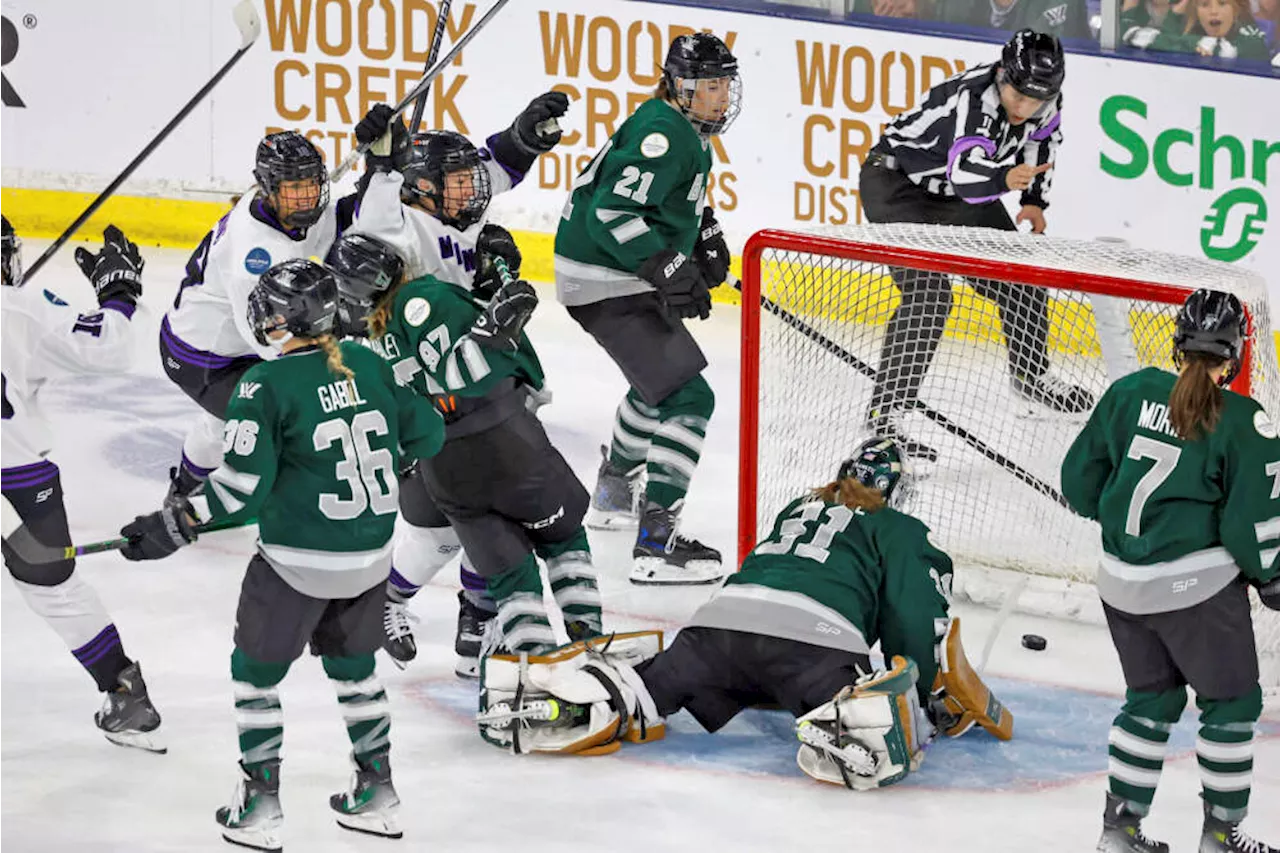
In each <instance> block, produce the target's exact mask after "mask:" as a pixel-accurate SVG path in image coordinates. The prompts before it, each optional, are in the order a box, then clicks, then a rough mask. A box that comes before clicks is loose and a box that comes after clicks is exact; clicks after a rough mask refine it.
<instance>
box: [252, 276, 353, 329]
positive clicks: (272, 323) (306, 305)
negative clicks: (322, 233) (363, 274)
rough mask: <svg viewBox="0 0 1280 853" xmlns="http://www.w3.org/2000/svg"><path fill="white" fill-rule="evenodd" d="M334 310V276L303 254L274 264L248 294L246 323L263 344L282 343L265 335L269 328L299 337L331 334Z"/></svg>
mask: <svg viewBox="0 0 1280 853" xmlns="http://www.w3.org/2000/svg"><path fill="white" fill-rule="evenodd" d="M337 314H338V279H337V276H335V275H334V274H333V272H332V271H331V270H329V269H326V268H325V267H323V266H321V265H320V264H318V263H316V262H315V261H310V260H306V259H304V258H290V259H289V260H287V261H282V262H280V263H278V264H276V265H275V266H273V267H272V268H271V269H269V270H267V271H266V272H264V273H263V274H262V276H261V277H260V278H259V279H258V284H257V286H255V287H254V288H253V291H252V292H251V293H250V294H249V325H250V326H252V327H253V336H254V337H255V338H257V339H258V343H260V344H262V345H263V346H271V345H272V344H280V343H283V341H280V340H277V341H272V340H271V339H270V338H268V337H267V333H268V332H274V331H279V330H283V331H286V332H289V333H291V334H292V335H296V336H297V337H299V338H317V337H319V336H321V335H329V334H333V331H334V320H335V319H336V317H337ZM285 340H288V339H287V338H286V339H285Z"/></svg>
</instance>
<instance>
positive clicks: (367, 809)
mask: <svg viewBox="0 0 1280 853" xmlns="http://www.w3.org/2000/svg"><path fill="white" fill-rule="evenodd" d="M352 761H353V763H354V764H355V765H356V770H355V773H353V774H352V775H351V785H350V787H349V788H348V789H347V791H346V793H342V794H334V795H333V796H331V797H329V807H330V808H332V809H333V810H334V811H335V812H336V813H337V820H338V825H339V826H341V827H342V828H344V829H350V830H353V831H355V832H365V833H368V834H369V835H381V836H383V837H384V838H401V837H403V836H404V833H403V832H402V831H401V830H400V824H399V822H398V821H397V814H398V812H399V811H400V797H398V796H397V795H396V789H395V786H394V785H392V784H391V761H390V759H389V757H388V756H387V753H385V752H380V753H378V754H377V755H373V756H370V757H369V758H365V759H357V758H353V759H352Z"/></svg>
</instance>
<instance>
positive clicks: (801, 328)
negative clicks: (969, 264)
mask: <svg viewBox="0 0 1280 853" xmlns="http://www.w3.org/2000/svg"><path fill="white" fill-rule="evenodd" d="M727 280H728V281H729V283H730V284H732V285H733V287H734V289H735V290H737V291H739V292H741V291H742V282H741V281H740V280H738V279H737V278H736V277H735V276H734V275H733V274H732V273H730V274H729V277H728V279H727ZM759 298H760V306H761V307H762V308H764V309H765V310H766V311H768V312H769V313H770V314H772V315H774V316H775V317H777V318H778V319H779V320H781V321H782V322H784V323H786V324H787V325H788V326H790V327H791V328H793V329H795V330H796V331H797V332H799V333H800V334H802V335H804V336H805V337H806V338H808V339H809V340H811V341H813V342H814V343H815V344H817V345H818V346H820V347H822V349H824V350H826V352H827V353H829V354H830V355H833V356H835V357H836V358H838V359H840V360H841V361H843V362H844V363H845V364H847V365H849V366H850V367H852V368H853V369H854V370H857V371H858V372H859V373H861V374H862V375H864V376H866V377H867V378H868V379H875V376H876V370H875V368H874V367H872V366H871V365H869V364H867V363H866V362H865V361H863V360H862V359H860V358H858V357H857V356H856V355H854V354H853V353H851V352H849V351H848V350H847V349H845V348H844V347H842V346H840V345H839V344H838V343H836V342H835V341H833V340H831V339H830V338H828V337H827V336H826V335H824V334H822V333H821V332H819V331H818V330H817V329H815V328H814V327H813V326H810V325H809V324H808V323H806V322H805V321H803V320H801V319H800V318H799V317H797V316H796V315H794V314H792V313H791V312H789V311H787V310H786V309H784V308H783V307H782V306H780V305H778V304H777V303H775V302H773V301H772V300H771V299H769V298H768V297H767V296H764V295H763V294H761V295H760V297H759ZM909 409H913V410H915V411H917V412H920V413H921V414H922V415H924V416H925V417H926V418H928V419H929V420H931V421H933V422H934V423H935V424H937V425H938V426H940V427H942V428H943V429H944V430H946V431H947V432H949V433H951V434H952V435H954V436H955V437H956V438H958V439H960V440H961V441H963V442H964V443H965V444H967V445H969V446H970V447H972V448H973V449H974V450H976V451H978V453H981V454H982V455H983V456H985V457H986V458H987V459H990V460H991V461H992V462H994V463H996V464H997V465H999V466H1000V467H1001V468H1004V469H1005V470H1006V471H1008V472H1009V473H1010V474H1012V475H1013V476H1014V477H1016V478H1018V479H1019V480H1020V481H1022V482H1023V483H1025V484H1026V485H1028V486H1030V487H1031V488H1032V489H1034V490H1035V491H1037V492H1039V493H1040V494H1042V495H1044V496H1045V497H1047V498H1050V499H1051V500H1054V501H1056V502H1057V503H1059V504H1061V505H1062V506H1064V507H1066V508H1067V509H1070V508H1071V506H1070V504H1068V503H1067V499H1066V498H1064V497H1063V496H1062V493H1061V492H1059V491H1058V490H1057V489H1055V488H1054V487H1053V486H1052V485H1050V484H1049V483H1046V482H1045V481H1044V480H1041V479H1040V478H1039V477H1037V476H1036V475H1034V474H1032V473H1031V472H1030V471H1028V470H1027V469H1025V468H1023V467H1022V466H1021V465H1019V464H1018V463H1017V462H1014V461H1013V460H1012V459H1010V458H1009V457H1007V456H1005V455H1004V454H1003V453H1001V452H1000V451H998V450H996V449H995V448H993V447H991V446H990V445H988V444H987V443H986V442H984V441H983V440H982V439H980V438H978V437H977V436H976V435H974V434H973V433H971V432H969V431H968V430H967V429H965V428H964V427H962V426H960V425H959V424H958V423H956V422H955V421H953V420H951V419H950V418H948V417H947V416H946V415H944V414H942V412H939V411H938V410H937V409H933V408H931V407H930V406H928V405H927V404H925V403H922V402H921V401H919V400H911V401H909Z"/></svg>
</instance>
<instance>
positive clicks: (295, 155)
mask: <svg viewBox="0 0 1280 853" xmlns="http://www.w3.org/2000/svg"><path fill="white" fill-rule="evenodd" d="M253 177H254V180H256V181H257V182H258V189H260V190H261V191H262V194H263V195H264V196H266V197H267V199H268V201H269V202H270V204H271V207H272V209H273V210H274V212H275V214H276V216H277V218H279V220H280V223H281V224H282V225H284V226H286V227H288V228H309V227H311V226H312V225H315V224H316V223H317V222H319V221H320V217H321V216H322V215H323V214H324V209H325V208H326V207H328V206H329V173H328V171H327V170H326V169H325V167H324V158H323V157H321V156H320V151H319V149H317V148H316V147H315V146H314V145H312V144H311V140H309V139H307V138H306V137H305V136H303V135H302V134H301V133H298V132H297V131H296V130H285V131H282V132H280V133H272V134H270V135H268V136H266V137H264V138H263V140H262V141H261V142H259V143H258V153H257V156H256V157H255V158H254V167H253ZM286 184H287V186H286ZM308 185H311V186H308Z"/></svg>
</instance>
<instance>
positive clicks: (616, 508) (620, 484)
mask: <svg viewBox="0 0 1280 853" xmlns="http://www.w3.org/2000/svg"><path fill="white" fill-rule="evenodd" d="M600 455H601V456H602V457H603V458H602V459H601V460H600V470H599V472H598V473H597V474H596V488H595V491H594V492H592V493H591V506H590V508H589V509H588V510H587V515H586V517H585V518H584V519H583V521H582V523H583V525H584V526H586V527H590V528H592V529H593V530H618V529H620V528H632V527H635V526H636V524H638V523H639V521H640V519H639V516H638V515H637V513H636V502H637V498H638V497H639V495H640V486H641V483H640V477H641V475H642V474H643V473H644V463H641V464H639V465H637V466H636V467H634V468H631V469H626V468H617V467H615V466H614V465H613V463H611V462H610V461H609V448H607V447H604V446H601V447H600Z"/></svg>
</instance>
